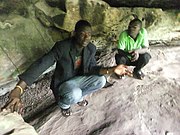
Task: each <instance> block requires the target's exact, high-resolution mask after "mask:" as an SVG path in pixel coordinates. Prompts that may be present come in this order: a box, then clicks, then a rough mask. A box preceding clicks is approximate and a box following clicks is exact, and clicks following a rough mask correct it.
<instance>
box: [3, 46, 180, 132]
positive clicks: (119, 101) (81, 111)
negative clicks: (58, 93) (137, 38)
mask: <svg viewBox="0 0 180 135" xmlns="http://www.w3.org/2000/svg"><path fill="white" fill-rule="evenodd" d="M151 55H152V59H151V60H150V62H149V64H148V65H147V66H146V67H145V68H144V69H143V71H144V73H145V74H146V77H145V78H144V80H137V79H134V78H130V77H125V78H124V79H122V80H117V79H113V81H116V83H115V84H114V85H113V86H112V87H108V88H103V89H102V90H100V91H98V92H96V93H93V94H91V95H89V96H87V97H86V99H88V101H89V105H88V106H87V107H83V108H81V107H79V106H78V105H73V106H72V109H73V115H72V116H70V117H68V118H65V117H63V116H62V115H61V113H60V109H59V108H58V107H57V105H55V104H53V103H54V100H53V96H52V93H51V91H50V90H49V86H48V85H49V79H50V78H49V77H48V76H46V77H45V78H44V79H43V81H40V82H38V83H35V84H34V85H33V86H32V87H30V88H29V89H31V90H28V91H27V92H26V93H25V94H24V95H23V101H24V102H25V114H24V115H23V117H24V118H25V120H26V121H27V122H29V123H30V124H31V125H33V126H34V127H35V128H36V130H37V132H38V133H39V135H180V128H179V127H180V47H178V46H176V47H168V46H163V47H160V46H153V47H151ZM31 95H33V97H32V96H31ZM5 101H7V94H6V95H4V96H1V97H0V102H1V103H2V104H1V105H3V104H4V103H5ZM45 108H46V109H45ZM45 110H46V111H45ZM32 116H33V119H32Z"/></svg>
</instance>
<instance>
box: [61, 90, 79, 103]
mask: <svg viewBox="0 0 180 135" xmlns="http://www.w3.org/2000/svg"><path fill="white" fill-rule="evenodd" d="M81 98H82V90H81V89H80V88H74V89H72V90H71V91H68V92H67V93H66V94H64V95H63V100H64V103H66V104H74V103H77V102H79V100H80V99H81Z"/></svg>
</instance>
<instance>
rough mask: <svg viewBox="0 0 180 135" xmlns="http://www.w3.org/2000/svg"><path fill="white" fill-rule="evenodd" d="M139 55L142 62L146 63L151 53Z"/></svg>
mask: <svg viewBox="0 0 180 135" xmlns="http://www.w3.org/2000/svg"><path fill="white" fill-rule="evenodd" d="M140 57H141V60H142V61H143V62H144V63H146V64H147V63H148V62H149V60H150V59H151V55H150V54H149V53H144V54H141V55H140Z"/></svg>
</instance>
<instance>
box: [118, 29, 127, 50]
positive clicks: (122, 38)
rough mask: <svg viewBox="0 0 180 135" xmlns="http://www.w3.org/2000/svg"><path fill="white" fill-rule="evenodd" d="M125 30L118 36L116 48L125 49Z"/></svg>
mask: <svg viewBox="0 0 180 135" xmlns="http://www.w3.org/2000/svg"><path fill="white" fill-rule="evenodd" d="M124 34H125V32H122V33H121V34H120V36H119V41H118V49H121V50H124V49H125V47H126V46H125V35H124Z"/></svg>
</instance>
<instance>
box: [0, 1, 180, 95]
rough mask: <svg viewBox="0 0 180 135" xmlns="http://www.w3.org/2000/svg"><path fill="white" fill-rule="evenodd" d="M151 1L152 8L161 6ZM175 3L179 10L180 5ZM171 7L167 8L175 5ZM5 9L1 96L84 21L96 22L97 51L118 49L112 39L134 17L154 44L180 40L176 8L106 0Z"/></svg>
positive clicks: (4, 4)
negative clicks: (99, 49) (122, 4)
mask: <svg viewBox="0 0 180 135" xmlns="http://www.w3.org/2000/svg"><path fill="white" fill-rule="evenodd" d="M108 2H109V1H108ZM111 2H112V3H113V2H119V1H115V0H114V1H111ZM134 2H137V1H136V0H134ZM151 2H152V3H151V4H150V5H152V7H153V5H154V7H156V6H155V5H156V3H160V2H159V1H157V2H156V1H151ZM127 3H129V1H127ZM131 3H133V1H132V2H131ZM143 3H144V2H143ZM167 3H168V1H167ZM136 4H138V2H137V3H136ZM144 4H146V1H145V3H144ZM162 4H164V3H163V2H161V5H162ZM171 4H172V5H177V6H178V3H177V4H176V1H173V2H171ZM171 4H169V5H168V4H166V5H167V6H170V7H173V6H171ZM0 5H1V6H0V11H1V16H0V34H1V36H0V58H1V59H0V65H1V66H0V85H1V87H0V93H1V95H2V93H4V92H5V91H4V86H3V84H6V83H8V82H11V81H16V80H17V75H18V74H20V73H21V72H23V71H24V70H25V69H26V68H27V67H28V66H29V65H30V64H31V63H32V62H33V61H35V60H36V59H37V58H39V57H41V56H42V55H43V54H44V53H45V52H47V51H48V50H49V49H50V48H51V47H52V46H53V44H54V42H56V41H57V40H61V39H64V38H66V37H68V36H69V35H70V32H71V31H72V30H73V28H74V24H75V23H76V21H78V20H79V19H86V20H88V21H90V23H91V24H92V26H93V39H92V41H93V43H94V44H95V45H96V46H97V48H104V47H105V46H111V45H112V44H113V45H115V46H116V43H115V42H113V43H112V42H111V39H112V38H115V39H116V40H117V39H118V36H119V33H120V32H121V31H122V30H124V29H126V28H127V25H128V23H129V21H130V20H131V19H132V18H133V15H134V14H136V15H137V16H138V17H139V18H140V19H142V20H143V24H144V27H145V28H146V29H147V30H148V34H149V39H150V40H163V41H166V40H167V41H171V40H177V39H179V37H180V36H179V35H180V32H179V30H180V25H179V24H180V21H179V20H180V13H179V10H178V9H176V8H174V9H170V10H162V9H160V8H143V7H141V8H137V7H133V8H132V7H131V8H127V7H117V8H114V7H110V6H109V5H108V4H107V3H106V2H104V1H102V0H100V1H97V0H83V1H80V0H62V1H58V0H53V1H50V0H33V1H26V0H24V1H20V0H11V1H6V0H2V1H1V2H0ZM157 5H159V4H157ZM139 6H141V5H139ZM145 7H146V6H145ZM159 7H161V6H159ZM114 43H115V44H114ZM12 85H14V84H12ZM12 85H11V87H12ZM1 91H2V92H1Z"/></svg>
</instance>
